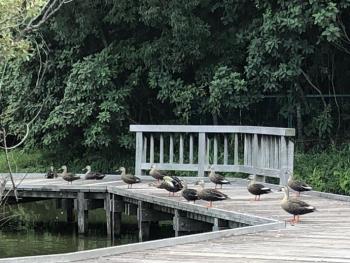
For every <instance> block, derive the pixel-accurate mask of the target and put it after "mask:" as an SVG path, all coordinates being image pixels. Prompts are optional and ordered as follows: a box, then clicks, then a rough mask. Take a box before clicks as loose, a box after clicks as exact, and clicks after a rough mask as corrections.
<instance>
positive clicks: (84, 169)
mask: <svg viewBox="0 0 350 263" xmlns="http://www.w3.org/2000/svg"><path fill="white" fill-rule="evenodd" d="M82 171H87V172H91V166H90V165H87V166H86V167H85V168H83V169H82Z"/></svg>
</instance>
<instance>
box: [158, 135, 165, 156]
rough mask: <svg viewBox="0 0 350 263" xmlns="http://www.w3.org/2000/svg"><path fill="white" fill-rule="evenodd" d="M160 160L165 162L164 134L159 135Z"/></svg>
mask: <svg viewBox="0 0 350 263" xmlns="http://www.w3.org/2000/svg"><path fill="white" fill-rule="evenodd" d="M159 162H160V163H163V162H164V137H163V134H160V137H159Z"/></svg>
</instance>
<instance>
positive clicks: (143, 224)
mask: <svg viewBox="0 0 350 263" xmlns="http://www.w3.org/2000/svg"><path fill="white" fill-rule="evenodd" d="M142 209H143V202H142V201H138V206H137V222H138V227H139V242H142V241H144V240H148V239H149V234H150V226H151V222H150V221H144V220H143V212H142Z"/></svg>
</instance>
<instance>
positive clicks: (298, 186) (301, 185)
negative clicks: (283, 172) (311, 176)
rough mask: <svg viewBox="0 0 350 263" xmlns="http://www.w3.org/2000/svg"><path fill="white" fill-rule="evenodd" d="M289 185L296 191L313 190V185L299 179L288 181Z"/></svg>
mask: <svg viewBox="0 0 350 263" xmlns="http://www.w3.org/2000/svg"><path fill="white" fill-rule="evenodd" d="M288 186H289V187H290V188H292V189H293V190H294V191H298V192H304V191H311V190H312V187H311V186H309V185H308V184H306V183H305V182H303V181H298V180H292V181H289V182H288Z"/></svg>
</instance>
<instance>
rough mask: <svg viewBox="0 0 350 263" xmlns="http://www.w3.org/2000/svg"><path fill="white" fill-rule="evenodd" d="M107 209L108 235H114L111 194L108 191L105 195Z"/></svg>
mask: <svg viewBox="0 0 350 263" xmlns="http://www.w3.org/2000/svg"><path fill="white" fill-rule="evenodd" d="M104 207H105V211H106V226H107V236H109V237H111V235H112V217H111V194H110V193H107V194H106V197H105V205H104Z"/></svg>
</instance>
